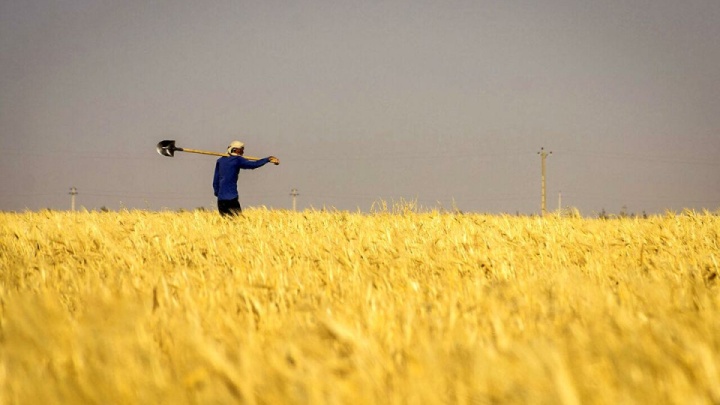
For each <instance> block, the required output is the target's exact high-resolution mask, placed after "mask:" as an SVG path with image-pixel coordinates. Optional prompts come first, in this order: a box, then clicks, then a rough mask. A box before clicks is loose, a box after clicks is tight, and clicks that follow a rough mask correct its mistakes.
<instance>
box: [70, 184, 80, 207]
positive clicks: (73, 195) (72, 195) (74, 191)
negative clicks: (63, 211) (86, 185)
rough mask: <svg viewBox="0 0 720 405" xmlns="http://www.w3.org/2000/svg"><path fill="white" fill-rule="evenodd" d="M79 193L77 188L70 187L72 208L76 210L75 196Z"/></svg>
mask: <svg viewBox="0 0 720 405" xmlns="http://www.w3.org/2000/svg"><path fill="white" fill-rule="evenodd" d="M77 194H78V191H77V188H75V187H70V209H71V210H72V211H75V196H76V195H77Z"/></svg>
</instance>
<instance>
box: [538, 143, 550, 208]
mask: <svg viewBox="0 0 720 405" xmlns="http://www.w3.org/2000/svg"><path fill="white" fill-rule="evenodd" d="M538 155H540V164H541V166H542V170H541V172H542V192H541V196H540V211H541V213H542V216H545V214H546V213H547V209H546V205H545V195H546V194H545V159H547V157H548V156H550V155H552V152H545V148H540V152H538Z"/></svg>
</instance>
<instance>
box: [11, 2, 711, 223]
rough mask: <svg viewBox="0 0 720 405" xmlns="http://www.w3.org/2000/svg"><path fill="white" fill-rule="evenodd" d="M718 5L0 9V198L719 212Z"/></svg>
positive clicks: (60, 204)
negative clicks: (216, 179)
mask: <svg viewBox="0 0 720 405" xmlns="http://www.w3.org/2000/svg"><path fill="white" fill-rule="evenodd" d="M719 38H720V1H718V0H685V1H678V0H604V1H590V0H584V1H580V0H542V1H539V0H505V1H489V0H476V1H362V2H361V1H342V0H341V1H320V0H315V1H267V0H262V1H212V2H199V1H190V0H172V1H171V0H166V1H165V0H159V1H152V2H150V1H135V0H129V1H108V0H92V1H89V0H88V1H85V0H64V1H49V0H0V54H1V55H2V58H1V59H0V172H1V173H2V174H1V176H0V210H24V209H31V210H35V209H40V208H53V209H69V208H70V196H69V195H68V193H69V190H70V187H71V186H75V187H77V189H78V191H79V194H78V196H77V205H78V206H84V207H86V208H88V209H96V208H100V207H102V206H105V207H108V208H110V209H118V208H121V207H127V208H141V209H148V208H149V209H152V210H156V209H162V208H171V209H176V208H186V209H192V208H196V207H200V206H205V207H213V208H214V205H215V201H214V197H213V193H212V174H213V168H214V164H215V158H214V157H211V156H202V155H193V154H188V153H177V154H176V155H175V157H174V158H167V157H162V156H159V155H158V154H157V153H156V151H155V145H156V144H157V143H158V142H159V141H161V140H163V139H175V140H176V141H177V144H178V146H180V147H187V148H193V149H202V150H212V151H218V152H222V151H224V150H225V148H226V146H227V145H228V144H229V142H230V141H232V140H234V139H238V140H241V141H243V142H245V143H246V153H247V154H248V155H252V156H268V155H275V156H277V157H279V158H280V160H281V164H280V166H273V165H268V166H266V167H263V168H261V169H258V170H256V171H254V172H253V171H243V172H242V173H241V176H240V184H239V188H240V200H241V204H242V205H243V206H244V207H251V206H260V205H265V206H267V207H271V208H290V207H291V198H290V196H289V194H290V190H291V189H292V188H297V189H298V190H299V192H300V196H299V197H298V200H297V204H298V208H300V209H303V208H308V207H315V208H322V207H323V206H326V207H328V208H329V207H335V208H338V209H348V210H356V209H358V208H359V209H361V210H363V211H368V210H369V209H370V207H371V205H372V203H373V201H377V200H379V199H384V200H386V201H388V202H392V201H393V200H398V199H400V198H404V199H406V200H417V202H418V204H419V205H421V206H422V207H444V208H448V209H449V208H453V206H454V207H457V208H459V209H461V210H464V211H473V212H489V213H499V212H508V213H515V212H520V213H528V214H529V213H537V212H539V210H540V189H541V187H540V157H539V156H538V153H537V152H538V151H539V150H540V148H541V147H545V149H546V150H550V151H552V152H553V154H552V155H551V156H550V157H549V158H548V159H547V175H548V183H547V191H548V208H549V209H555V208H557V205H558V193H560V192H562V202H563V205H571V206H575V207H577V208H579V209H580V210H581V212H582V213H583V214H585V215H593V214H594V213H597V212H599V211H600V210H602V209H605V210H607V211H608V212H615V213H617V212H619V211H620V210H621V209H622V208H623V207H627V210H628V211H630V212H636V213H639V212H642V211H646V212H648V213H662V212H664V211H665V210H666V209H670V210H682V209H683V208H693V209H702V208H707V209H711V210H716V209H718V208H720V160H718V159H717V156H718V155H719V154H720V41H718V39H719Z"/></svg>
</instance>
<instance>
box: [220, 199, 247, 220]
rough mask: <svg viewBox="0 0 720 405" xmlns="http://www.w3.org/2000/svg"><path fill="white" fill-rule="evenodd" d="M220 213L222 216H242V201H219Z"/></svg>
mask: <svg viewBox="0 0 720 405" xmlns="http://www.w3.org/2000/svg"><path fill="white" fill-rule="evenodd" d="M218 211H220V215H222V216H233V215H240V213H241V212H242V208H240V201H238V199H237V198H233V199H232V200H218Z"/></svg>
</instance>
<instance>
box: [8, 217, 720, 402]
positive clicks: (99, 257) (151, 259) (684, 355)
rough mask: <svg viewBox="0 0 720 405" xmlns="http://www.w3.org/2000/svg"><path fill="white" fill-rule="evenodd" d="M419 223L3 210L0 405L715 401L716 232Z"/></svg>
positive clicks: (694, 224) (719, 382)
mask: <svg viewBox="0 0 720 405" xmlns="http://www.w3.org/2000/svg"><path fill="white" fill-rule="evenodd" d="M381 211H382V210H381ZM416 211H417V210H414V209H413V210H403V212H387V211H385V212H378V213H374V214H360V213H348V212H318V211H305V212H289V211H272V210H265V209H252V210H247V211H245V213H244V214H243V216H242V217H240V218H236V219H232V220H227V219H224V218H221V217H219V216H217V214H215V213H209V212H184V213H171V212H163V213H149V212H142V211H131V212H128V211H126V212H114V213H113V212H110V213H100V212H81V213H61V212H51V211H42V212H34V213H31V212H26V213H0V268H1V269H2V271H1V273H0V302H1V304H2V306H1V309H0V387H1V388H0V403H4V404H28V403H132V404H136V403H168V404H183V403H238V402H239V403H248V404H271V403H307V404H333V403H363V404H365V403H383V404H434V403H458V404H471V403H472V404H476V403H477V404H482V403H497V402H502V403H528V402H530V403H548V404H550V403H552V404H554V403H563V404H579V403H598V404H606V403H619V402H625V403H627V402H630V403H708V404H713V403H720V372H719V371H718V368H719V366H718V364H720V316H718V312H719V310H720V294H719V292H720V287H719V286H720V281H719V280H718V275H719V270H718V259H719V257H718V256H719V252H720V250H719V249H718V243H719V241H720V219H719V217H718V216H715V215H712V214H710V213H707V212H705V213H693V212H685V213H683V214H681V215H674V214H667V215H664V216H653V217H650V218H647V219H632V218H625V219H612V220H594V219H582V218H559V217H546V218H533V217H511V216H490V215H467V214H465V215H464V214H449V213H440V212H436V211H433V212H422V213H421V212H416Z"/></svg>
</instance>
